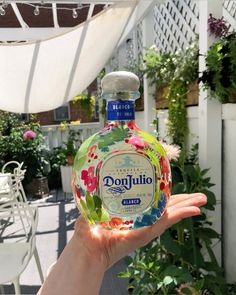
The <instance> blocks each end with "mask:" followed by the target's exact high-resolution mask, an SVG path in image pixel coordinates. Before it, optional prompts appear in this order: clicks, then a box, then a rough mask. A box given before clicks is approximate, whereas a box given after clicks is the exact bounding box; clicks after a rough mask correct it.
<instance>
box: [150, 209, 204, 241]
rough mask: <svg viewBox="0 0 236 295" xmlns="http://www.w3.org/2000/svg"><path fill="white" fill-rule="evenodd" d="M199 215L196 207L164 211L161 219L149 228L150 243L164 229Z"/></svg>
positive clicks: (199, 212)
mask: <svg viewBox="0 0 236 295" xmlns="http://www.w3.org/2000/svg"><path fill="white" fill-rule="evenodd" d="M199 214H201V210H200V209H199V208H198V207H196V206H188V207H181V208H176V210H171V211H166V213H165V214H164V215H163V217H162V218H161V219H160V220H159V221H157V223H155V224H154V225H152V226H151V227H150V228H151V231H150V235H149V240H150V241H151V240H152V239H154V238H156V237H157V236H160V235H161V234H162V233H163V232H164V231H165V230H166V229H168V228H169V227H171V226H172V225H173V224H175V223H178V222H179V221H181V220H182V219H184V218H188V217H192V216H196V215H199Z"/></svg>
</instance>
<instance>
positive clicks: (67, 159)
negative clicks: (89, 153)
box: [66, 155, 74, 166]
mask: <svg viewBox="0 0 236 295" xmlns="http://www.w3.org/2000/svg"><path fill="white" fill-rule="evenodd" d="M66 162H67V165H70V166H72V165H73V163H74V156H72V155H68V156H66Z"/></svg>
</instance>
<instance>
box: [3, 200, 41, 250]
mask: <svg viewBox="0 0 236 295" xmlns="http://www.w3.org/2000/svg"><path fill="white" fill-rule="evenodd" d="M37 224H38V208H37V207H33V206H30V205H28V204H27V203H24V202H10V203H6V204H3V205H0V243H1V242H4V243H22V242H24V243H28V244H29V256H31V255H32V253H33V251H34V247H35V234H36V230H37Z"/></svg>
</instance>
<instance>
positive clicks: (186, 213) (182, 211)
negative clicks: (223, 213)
mask: <svg viewBox="0 0 236 295" xmlns="http://www.w3.org/2000/svg"><path fill="white" fill-rule="evenodd" d="M199 214H201V210H200V209H199V208H198V207H196V206H188V207H181V208H176V210H172V211H170V212H166V219H167V222H166V223H167V227H170V226H172V225H173V224H175V223H177V222H179V221H181V220H182V219H184V218H188V217H192V216H196V215H199Z"/></svg>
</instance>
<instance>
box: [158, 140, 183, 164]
mask: <svg viewBox="0 0 236 295" xmlns="http://www.w3.org/2000/svg"><path fill="white" fill-rule="evenodd" d="M161 145H162V146H163V148H164V149H165V151H166V154H167V158H168V159H169V161H170V160H174V161H177V160H178V158H179V155H180V147H179V146H178V145H175V144H167V143H165V142H161Z"/></svg>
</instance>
